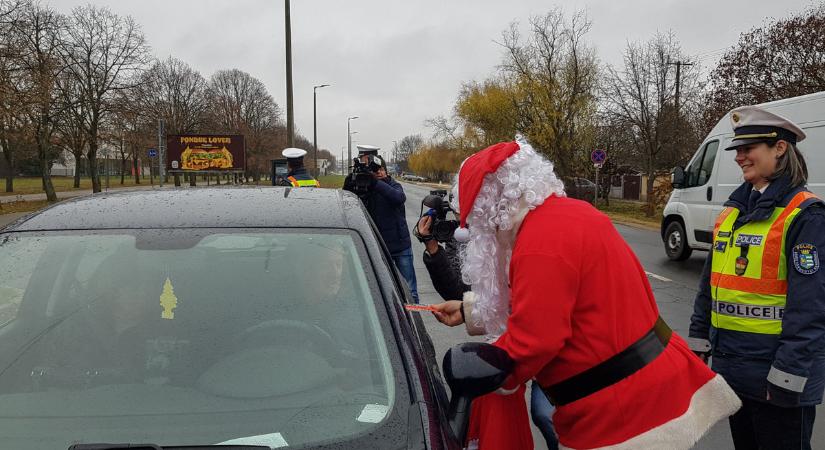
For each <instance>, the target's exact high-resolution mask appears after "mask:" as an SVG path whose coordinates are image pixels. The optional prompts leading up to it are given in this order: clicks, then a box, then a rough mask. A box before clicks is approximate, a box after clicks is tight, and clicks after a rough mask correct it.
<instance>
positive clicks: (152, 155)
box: [149, 148, 158, 158]
mask: <svg viewBox="0 0 825 450" xmlns="http://www.w3.org/2000/svg"><path fill="white" fill-rule="evenodd" d="M149 157H150V158H157V157H158V149H156V148H150V149H149Z"/></svg>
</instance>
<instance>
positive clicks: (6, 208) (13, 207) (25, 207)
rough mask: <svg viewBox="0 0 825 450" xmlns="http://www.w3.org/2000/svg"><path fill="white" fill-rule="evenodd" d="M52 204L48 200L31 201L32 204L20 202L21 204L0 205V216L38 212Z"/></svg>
mask: <svg viewBox="0 0 825 450" xmlns="http://www.w3.org/2000/svg"><path fill="white" fill-rule="evenodd" d="M50 204H51V203H49V202H48V201H46V200H35V201H30V202H26V201H19V202H10V203H3V204H2V205H0V215H2V214H12V213H21V212H31V211H37V210H39V209H43V208H45V207H47V206H49V205H50Z"/></svg>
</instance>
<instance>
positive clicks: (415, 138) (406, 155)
mask: <svg viewBox="0 0 825 450" xmlns="http://www.w3.org/2000/svg"><path fill="white" fill-rule="evenodd" d="M423 146H424V138H422V137H421V135H420V134H412V135H409V136H404V138H403V139H401V142H399V143H398V154H397V155H395V157H396V160H397V161H396V162H397V163H398V164H399V165H400V166H401V170H405V171H406V170H408V166H409V160H410V155H412V154H413V153H415V152H416V151H418V150H419V149H420V148H422V147H423Z"/></svg>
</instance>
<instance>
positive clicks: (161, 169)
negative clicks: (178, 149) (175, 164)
mask: <svg viewBox="0 0 825 450" xmlns="http://www.w3.org/2000/svg"><path fill="white" fill-rule="evenodd" d="M164 150H165V149H164V145H163V119H158V153H159V155H158V174H159V175H160V187H163V177H164V175H166V164H165V163H166V151H164Z"/></svg>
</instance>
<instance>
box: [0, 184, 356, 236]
mask: <svg viewBox="0 0 825 450" xmlns="http://www.w3.org/2000/svg"><path fill="white" fill-rule="evenodd" d="M258 227H264V228H268V227H271V228H306V227H310V228H354V229H359V230H361V229H364V227H369V222H368V221H367V219H366V216H365V214H364V210H363V207H362V206H361V202H360V200H359V199H358V197H356V196H355V195H353V194H351V193H349V192H345V191H342V190H339V189H315V188H300V189H293V188H289V187H285V188H282V187H235V186H226V187H211V188H179V189H151V190H149V189H144V190H130V191H116V192H109V193H98V194H92V195H88V196H84V197H79V198H75V199H72V200H65V201H62V202H60V203H57V204H56V205H54V206H51V207H49V208H46V209H44V210H41V211H39V212H37V213H35V214H32V215H29V216H26V217H25V218H23V219H21V220H18V221H17V222H15V223H13V224H11V225H9V226H8V227H6V228H5V229H3V231H41V230H93V229H142V228H258Z"/></svg>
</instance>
